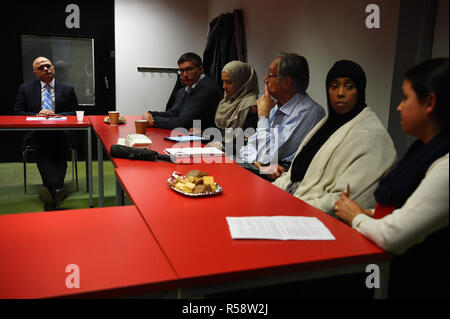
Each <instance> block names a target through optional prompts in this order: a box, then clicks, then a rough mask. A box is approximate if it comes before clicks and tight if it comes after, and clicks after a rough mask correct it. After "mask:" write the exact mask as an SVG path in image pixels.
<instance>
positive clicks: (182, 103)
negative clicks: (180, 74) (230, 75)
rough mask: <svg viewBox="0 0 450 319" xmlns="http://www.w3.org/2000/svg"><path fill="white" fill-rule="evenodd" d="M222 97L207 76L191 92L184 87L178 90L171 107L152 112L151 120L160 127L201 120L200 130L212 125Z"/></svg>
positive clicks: (187, 125)
mask: <svg viewBox="0 0 450 319" xmlns="http://www.w3.org/2000/svg"><path fill="white" fill-rule="evenodd" d="M222 97H223V92H222V90H221V89H220V88H219V87H218V86H217V84H216V83H215V82H214V81H212V80H211V79H210V78H209V77H207V76H205V77H204V78H203V79H202V80H200V81H199V82H197V85H196V86H195V89H194V91H193V92H191V93H188V92H186V89H185V87H183V88H181V89H179V90H178V92H177V95H176V98H175V102H174V105H173V107H172V108H171V109H170V110H168V111H166V112H153V111H151V112H150V113H151V114H152V116H153V120H154V121H155V123H156V125H157V126H158V127H161V128H166V129H171V130H172V129H175V128H177V127H184V128H186V129H190V128H191V127H193V121H194V120H201V125H202V130H203V129H205V128H208V127H214V126H215V125H214V117H215V115H216V109H217V105H218V104H219V101H220V100H221V99H222Z"/></svg>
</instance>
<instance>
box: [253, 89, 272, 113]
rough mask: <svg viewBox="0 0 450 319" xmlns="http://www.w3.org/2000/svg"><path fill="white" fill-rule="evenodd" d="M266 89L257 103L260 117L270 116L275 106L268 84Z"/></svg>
mask: <svg viewBox="0 0 450 319" xmlns="http://www.w3.org/2000/svg"><path fill="white" fill-rule="evenodd" d="M264 88H265V89H264V94H263V95H261V96H260V97H259V99H258V101H256V104H257V105H258V116H266V117H268V116H269V114H270V110H271V109H272V108H273V107H274V106H275V101H274V100H273V99H272V97H271V96H270V93H269V88H268V86H267V84H266V85H265V87H264Z"/></svg>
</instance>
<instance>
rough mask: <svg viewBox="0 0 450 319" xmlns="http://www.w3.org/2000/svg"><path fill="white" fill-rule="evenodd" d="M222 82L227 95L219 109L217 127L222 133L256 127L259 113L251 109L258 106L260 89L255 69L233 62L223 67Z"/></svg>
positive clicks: (248, 65)
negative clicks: (228, 129)
mask: <svg viewBox="0 0 450 319" xmlns="http://www.w3.org/2000/svg"><path fill="white" fill-rule="evenodd" d="M222 82H223V89H224V91H225V93H224V97H223V99H222V100H221V101H220V103H219V106H218V107H217V111H216V119H215V122H216V126H217V127H218V128H219V129H220V130H221V131H222V132H224V131H225V129H227V128H230V129H236V128H238V127H239V128H242V129H246V128H247V127H256V122H257V113H256V112H251V111H252V108H251V107H252V106H256V100H257V99H258V94H259V88H258V78H257V76H256V72H255V70H254V69H253V67H252V66H251V65H250V64H247V63H244V62H240V61H231V62H229V63H227V64H226V65H225V66H224V67H223V70H222ZM252 122H254V123H252Z"/></svg>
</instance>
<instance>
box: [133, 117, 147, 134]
mask: <svg viewBox="0 0 450 319" xmlns="http://www.w3.org/2000/svg"><path fill="white" fill-rule="evenodd" d="M147 124H148V121H147V120H135V121H134V125H135V126H136V134H145V131H146V129H147Z"/></svg>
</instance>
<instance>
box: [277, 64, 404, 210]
mask: <svg viewBox="0 0 450 319" xmlns="http://www.w3.org/2000/svg"><path fill="white" fill-rule="evenodd" d="M365 88H366V76H365V73H364V71H363V69H362V68H361V67H360V66H359V65H358V64H356V63H355V62H352V61H348V60H341V61H338V62H336V63H335V64H334V65H333V67H332V68H331V69H330V71H329V72H328V75H327V78H326V90H327V100H328V114H327V116H325V117H324V118H323V119H322V120H321V121H320V122H319V123H318V124H317V125H316V126H315V127H314V128H313V129H312V130H311V132H310V133H309V134H308V136H307V137H306V138H305V139H304V140H303V142H302V144H300V147H299V149H298V150H297V154H296V156H295V158H294V161H293V162H292V164H291V166H290V168H289V170H288V172H285V173H283V174H282V175H281V176H280V177H279V178H278V179H277V180H276V181H275V182H274V184H275V185H276V186H278V187H280V188H281V189H284V190H286V191H288V192H290V193H291V194H293V195H294V196H296V197H298V198H300V199H302V200H303V201H305V202H307V203H309V204H311V205H312V206H314V207H317V208H319V209H321V210H322V211H324V212H327V213H329V214H333V207H334V203H335V202H336V200H338V199H339V197H340V194H341V192H342V191H345V190H346V189H347V188H348V186H350V187H351V189H352V193H351V197H352V198H353V199H356V200H358V201H360V202H361V203H365V204H366V205H368V206H370V205H373V204H374V203H375V199H374V196H373V192H374V191H375V189H376V187H377V185H378V181H379V180H380V179H381V178H382V177H383V176H384V175H385V174H386V173H387V172H388V171H389V170H390V168H391V167H392V166H393V165H394V163H395V161H396V152H395V149H394V145H393V143H392V140H391V137H390V136H389V134H388V133H387V131H386V129H385V128H384V126H383V125H382V124H381V122H380V120H379V119H378V117H377V116H376V114H375V113H374V112H373V111H372V110H371V109H370V108H369V107H367V106H366V103H365Z"/></svg>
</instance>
